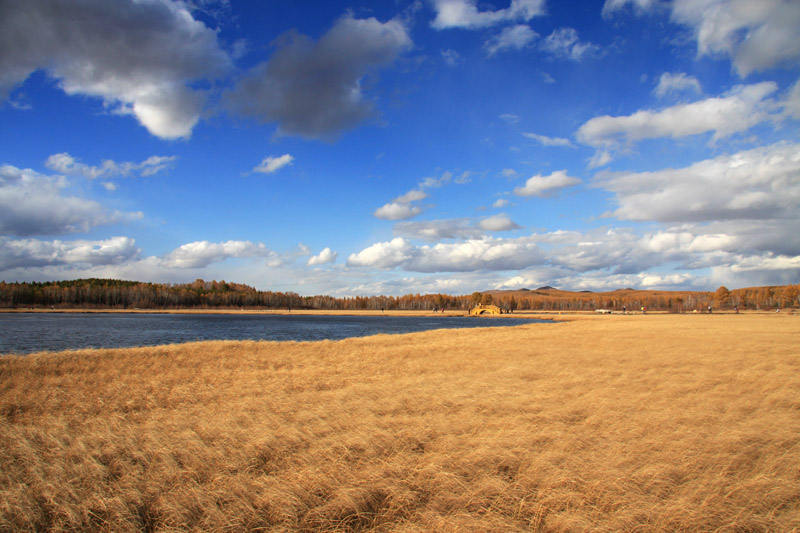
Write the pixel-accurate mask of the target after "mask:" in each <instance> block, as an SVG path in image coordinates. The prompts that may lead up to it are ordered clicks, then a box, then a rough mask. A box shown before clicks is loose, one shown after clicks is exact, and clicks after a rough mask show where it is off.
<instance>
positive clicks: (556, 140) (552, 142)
mask: <svg viewBox="0 0 800 533" xmlns="http://www.w3.org/2000/svg"><path fill="white" fill-rule="evenodd" d="M522 135H524V136H525V137H527V138H528V139H531V140H534V141H536V142H538V143H539V144H541V145H542V146H565V147H569V148H572V147H573V146H574V145H573V144H572V141H570V140H569V139H564V138H563V137H547V136H545V135H539V134H537V133H523V134H522Z"/></svg>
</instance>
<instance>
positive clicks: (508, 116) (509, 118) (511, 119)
mask: <svg viewBox="0 0 800 533" xmlns="http://www.w3.org/2000/svg"><path fill="white" fill-rule="evenodd" d="M500 118H501V119H503V120H505V121H506V122H508V123H509V124H516V123H517V122H519V116H518V115H514V114H512V113H503V114H502V115H500Z"/></svg>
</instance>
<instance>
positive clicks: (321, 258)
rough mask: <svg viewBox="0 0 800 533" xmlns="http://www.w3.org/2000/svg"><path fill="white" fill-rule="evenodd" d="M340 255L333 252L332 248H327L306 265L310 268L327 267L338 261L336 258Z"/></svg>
mask: <svg viewBox="0 0 800 533" xmlns="http://www.w3.org/2000/svg"><path fill="white" fill-rule="evenodd" d="M337 255H339V254H338V253H336V252H333V251H331V249H330V248H325V249H324V250H322V251H321V252H320V253H319V255H315V256H313V257H309V258H308V262H307V263H306V264H307V265H308V266H319V265H325V264H328V263H333V262H335V261H336V256H337Z"/></svg>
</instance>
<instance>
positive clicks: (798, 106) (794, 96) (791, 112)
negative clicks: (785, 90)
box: [784, 80, 800, 120]
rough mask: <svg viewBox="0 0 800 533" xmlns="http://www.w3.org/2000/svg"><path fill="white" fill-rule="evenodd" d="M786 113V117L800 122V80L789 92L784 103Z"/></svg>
mask: <svg viewBox="0 0 800 533" xmlns="http://www.w3.org/2000/svg"><path fill="white" fill-rule="evenodd" d="M784 112H785V114H786V116H788V117H792V118H795V119H798V120H800V80H798V81H797V82H796V83H795V84H794V85H793V86H792V88H791V89H790V90H789V94H788V96H787V97H786V100H785V102H784Z"/></svg>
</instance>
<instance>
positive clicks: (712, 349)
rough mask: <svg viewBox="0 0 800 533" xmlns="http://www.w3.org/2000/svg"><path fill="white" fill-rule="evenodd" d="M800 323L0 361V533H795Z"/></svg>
mask: <svg viewBox="0 0 800 533" xmlns="http://www.w3.org/2000/svg"><path fill="white" fill-rule="evenodd" d="M798 345H800V318H798V317H796V316H787V315H785V314H773V315H725V316H718V315H710V316H709V315H645V316H642V315H633V316H622V315H614V316H597V317H595V316H583V317H574V318H573V319H572V320H571V321H569V322H563V323H557V324H529V325H521V326H519V327H515V328H500V329H473V330H450V331H433V332H426V333H417V334H410V335H403V336H387V335H379V336H375V337H369V338H364V339H350V340H345V341H340V342H321V343H269V342H208V343H194V344H185V345H177V346H165V347H154V348H139V349H119V350H91V351H76V352H65V353H58V354H35V355H30V356H27V357H3V358H0V465H2V468H0V530H15V531H16V530H44V529H54V530H67V529H69V530H107V531H126V530H129V531H133V530H136V531H139V530H167V529H181V530H185V529H194V530H206V531H209V530H240V529H251V530H252V529H262V530H274V531H285V530H307V531H311V530H315V531H316V530H328V531H333V530H343V531H344V530H369V529H374V530H385V531H388V530H393V531H394V530H402V531H430V530H434V531H489V530H494V531H508V530H531V529H532V530H543V531H581V530H587V529H592V530H606V531H634V530H636V531H641V530H695V531H713V530H722V531H742V530H747V531H759V530H761V531H791V530H796V529H798V528H800V469H799V468H798V465H800V395H798V391H800V353H799V352H798V349H797V346H798Z"/></svg>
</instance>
